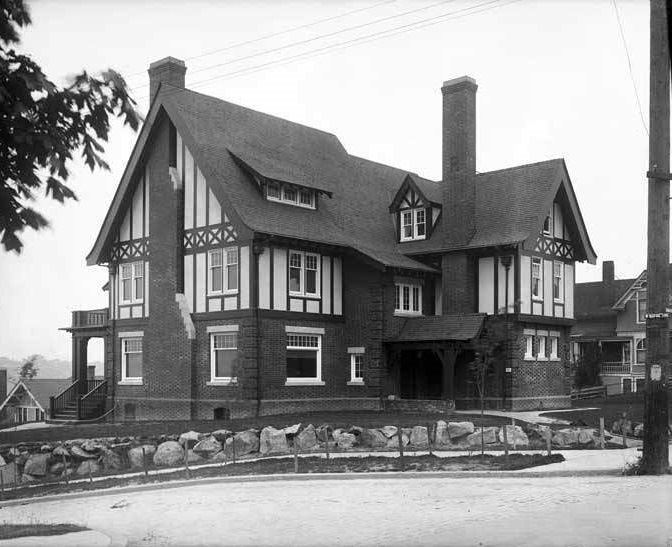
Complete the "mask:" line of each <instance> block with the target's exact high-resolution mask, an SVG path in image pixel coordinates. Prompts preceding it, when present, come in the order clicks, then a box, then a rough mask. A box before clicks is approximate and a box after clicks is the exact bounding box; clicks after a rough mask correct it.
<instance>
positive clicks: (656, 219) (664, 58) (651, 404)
mask: <svg viewBox="0 0 672 547" xmlns="http://www.w3.org/2000/svg"><path fill="white" fill-rule="evenodd" d="M669 1H670V0H651V53H650V55H651V65H650V67H651V68H650V70H651V73H650V104H649V131H650V133H649V171H648V173H647V177H648V179H649V184H648V186H649V200H648V229H647V235H648V247H647V261H646V279H647V314H646V343H647V351H646V369H645V370H646V380H645V396H644V448H643V452H642V471H643V472H644V473H646V474H650V475H659V474H662V473H665V471H666V470H667V468H668V465H669V463H668V457H669V456H668V452H669V436H668V408H667V404H668V403H667V399H668V394H667V363H668V360H669V350H670V341H669V327H668V312H667V308H668V295H669V287H668V268H669V261H670V260H669V256H670V202H669V199H670V179H672V175H670V48H669V40H668V25H667V3H668V2H669Z"/></svg>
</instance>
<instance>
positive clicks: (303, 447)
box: [294, 424, 317, 452]
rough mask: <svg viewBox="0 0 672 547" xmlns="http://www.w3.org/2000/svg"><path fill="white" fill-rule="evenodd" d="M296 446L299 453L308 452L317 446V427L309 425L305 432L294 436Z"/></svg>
mask: <svg viewBox="0 0 672 547" xmlns="http://www.w3.org/2000/svg"><path fill="white" fill-rule="evenodd" d="M294 444H295V445H296V447H297V449H298V451H299V452H307V451H308V450H311V449H312V448H314V447H315V445H316V444H317V435H316V434H315V426H314V425H313V424H308V425H307V426H306V427H305V428H304V429H303V431H301V432H300V433H299V434H298V435H295V436H294Z"/></svg>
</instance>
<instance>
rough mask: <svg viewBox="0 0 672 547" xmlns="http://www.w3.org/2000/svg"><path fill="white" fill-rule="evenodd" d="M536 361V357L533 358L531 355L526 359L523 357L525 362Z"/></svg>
mask: <svg viewBox="0 0 672 547" xmlns="http://www.w3.org/2000/svg"><path fill="white" fill-rule="evenodd" d="M534 360H535V359H534V357H532V356H531V355H526V356H525V357H523V361H534Z"/></svg>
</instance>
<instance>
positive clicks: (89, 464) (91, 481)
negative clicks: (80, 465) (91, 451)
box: [86, 460, 93, 484]
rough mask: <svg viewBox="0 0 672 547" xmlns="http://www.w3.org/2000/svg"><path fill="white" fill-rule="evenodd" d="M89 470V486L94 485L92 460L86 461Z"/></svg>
mask: <svg viewBox="0 0 672 547" xmlns="http://www.w3.org/2000/svg"><path fill="white" fill-rule="evenodd" d="M86 463H87V466H86V468H87V470H88V471H89V484H93V477H92V476H91V460H86Z"/></svg>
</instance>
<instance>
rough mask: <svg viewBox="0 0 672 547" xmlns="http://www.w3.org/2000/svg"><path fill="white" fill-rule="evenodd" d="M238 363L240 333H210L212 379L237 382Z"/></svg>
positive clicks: (213, 380)
mask: <svg viewBox="0 0 672 547" xmlns="http://www.w3.org/2000/svg"><path fill="white" fill-rule="evenodd" d="M237 365H238V333H237V332H212V333H210V379H211V381H212V382H227V383H228V382H235V381H236V379H237V378H236V377H237V373H236V368H237Z"/></svg>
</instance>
